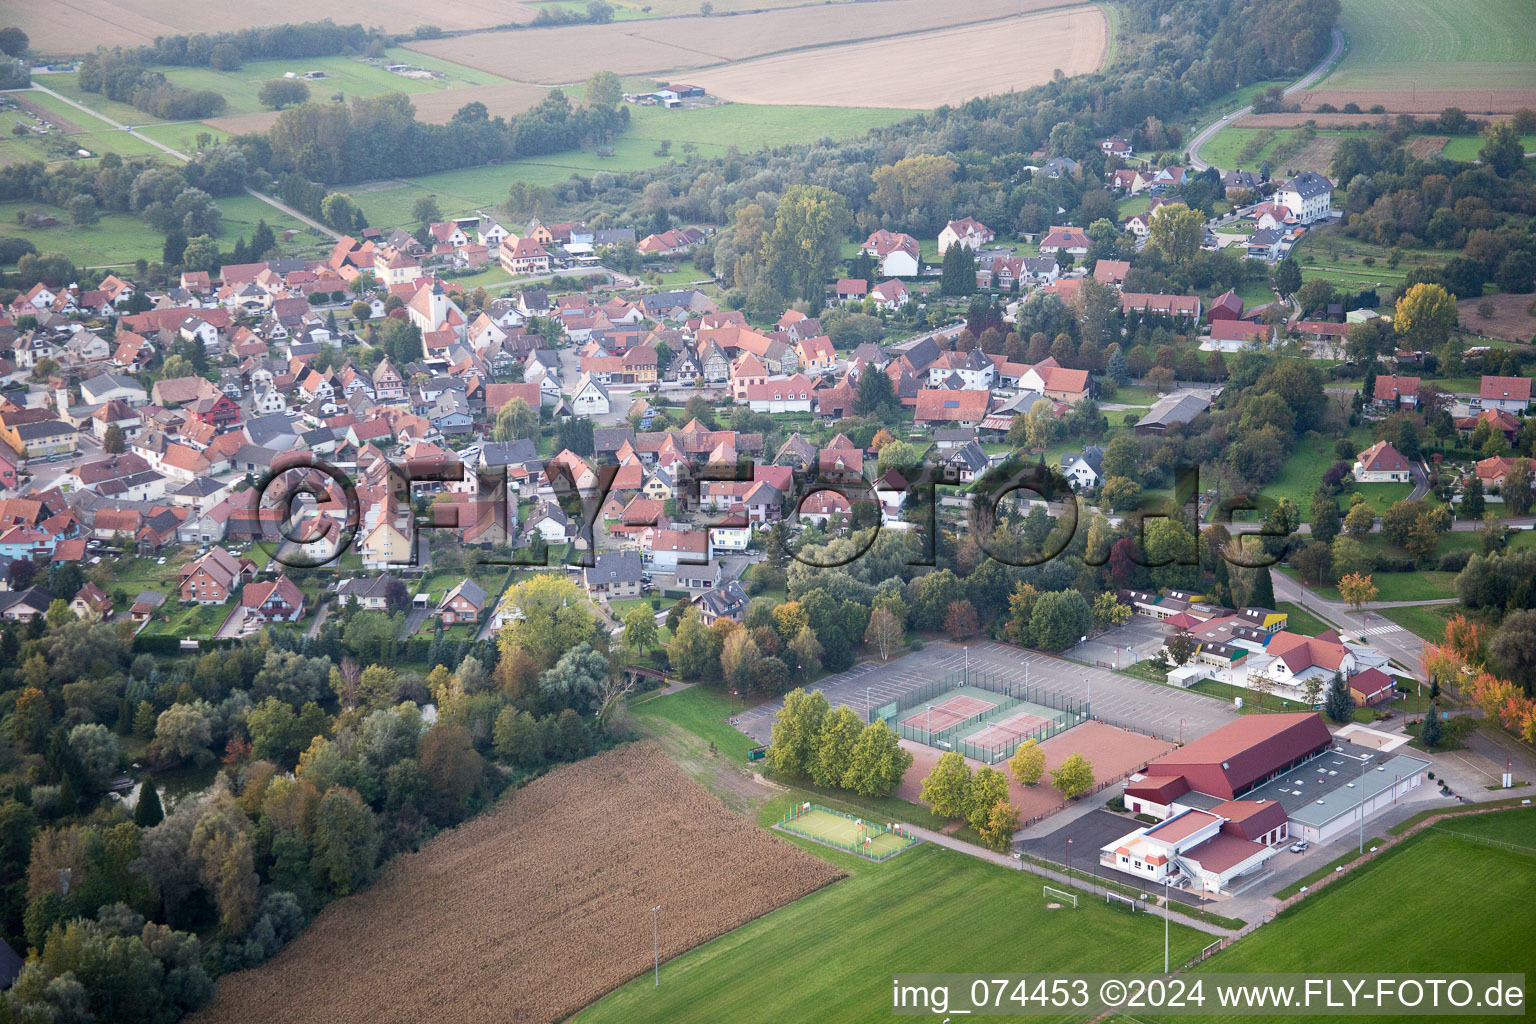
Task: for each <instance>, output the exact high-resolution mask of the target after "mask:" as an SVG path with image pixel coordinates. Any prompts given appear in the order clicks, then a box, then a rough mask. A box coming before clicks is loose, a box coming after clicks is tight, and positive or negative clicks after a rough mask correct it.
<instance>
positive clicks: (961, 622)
mask: <svg viewBox="0 0 1536 1024" xmlns="http://www.w3.org/2000/svg"><path fill="white" fill-rule="evenodd" d="M871 618H873V616H871ZM980 628H981V625H980V623H979V622H978V621H977V619H976V607H975V606H974V605H972V604H971V602H969V601H951V602H950V604H949V608H948V609H947V610H946V611H945V612H944V632H945V633H946V634H947V635H949V636H950V637H953V638H954V639H957V640H963V639H965V638H966V637H969V636H974V635H975V634H976V631H977V630H979V629H980Z"/></svg>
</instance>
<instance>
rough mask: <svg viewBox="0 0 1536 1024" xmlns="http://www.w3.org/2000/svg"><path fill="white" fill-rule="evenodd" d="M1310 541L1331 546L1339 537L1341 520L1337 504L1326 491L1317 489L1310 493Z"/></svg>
mask: <svg viewBox="0 0 1536 1024" xmlns="http://www.w3.org/2000/svg"><path fill="white" fill-rule="evenodd" d="M1311 523H1312V539H1313V540H1314V541H1317V542H1318V543H1320V544H1332V543H1333V538H1335V537H1337V536H1338V535H1339V526H1340V524H1341V523H1342V519H1341V518H1340V516H1339V505H1338V502H1336V501H1334V500H1333V496H1332V495H1331V494H1329V493H1328V492H1327V491H1324V490H1322V489H1321V488H1319V489H1318V490H1316V491H1313V492H1312V516H1311Z"/></svg>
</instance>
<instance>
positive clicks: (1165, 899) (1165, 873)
mask: <svg viewBox="0 0 1536 1024" xmlns="http://www.w3.org/2000/svg"><path fill="white" fill-rule="evenodd" d="M1163 867H1164V870H1163V973H1164V974H1167V973H1168V875H1169V871H1168V870H1167V865H1166V864H1165V865H1163Z"/></svg>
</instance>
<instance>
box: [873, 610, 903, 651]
mask: <svg viewBox="0 0 1536 1024" xmlns="http://www.w3.org/2000/svg"><path fill="white" fill-rule="evenodd" d="M905 632H906V631H905V630H904V629H902V625H901V620H900V619H898V618H897V617H896V616H894V615H892V614H891V613H890V612H888V611H886V610H885V609H884V608H876V609H875V610H874V611H873V612H871V613H870V616H869V628H868V629H866V630H865V631H864V642H865V643H867V644H869V645H870V646H871V647H873V648H874V649H875V650H877V651H879V652H880V660H881V661H889V660H891V652H893V651H895V650H896V649H897V648H898V647H900V646H901V645H902V642H903V639H904V637H905Z"/></svg>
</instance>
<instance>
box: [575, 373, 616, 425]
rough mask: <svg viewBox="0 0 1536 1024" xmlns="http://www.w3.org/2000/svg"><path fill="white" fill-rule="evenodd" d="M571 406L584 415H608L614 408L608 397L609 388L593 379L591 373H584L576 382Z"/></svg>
mask: <svg viewBox="0 0 1536 1024" xmlns="http://www.w3.org/2000/svg"><path fill="white" fill-rule="evenodd" d="M571 408H572V409H575V410H576V412H577V413H578V414H579V415H582V416H606V415H607V414H608V412H609V410H611V409H612V408H613V402H612V400H610V399H609V397H608V389H607V388H605V387H603V386H602V385H601V384H599V383H598V382H597V381H595V380H593V379H592V375H591V374H589V373H584V374H582V375H581V379H580V380H578V381H577V382H576V391H575V393H574V394H572V396H571Z"/></svg>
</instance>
